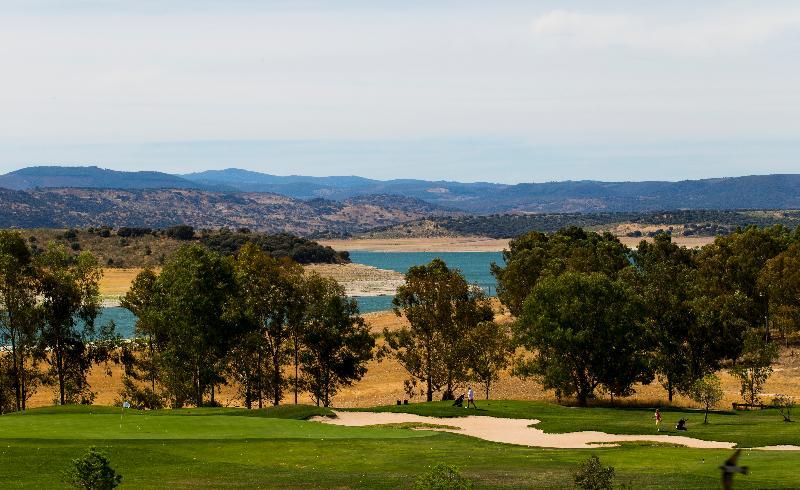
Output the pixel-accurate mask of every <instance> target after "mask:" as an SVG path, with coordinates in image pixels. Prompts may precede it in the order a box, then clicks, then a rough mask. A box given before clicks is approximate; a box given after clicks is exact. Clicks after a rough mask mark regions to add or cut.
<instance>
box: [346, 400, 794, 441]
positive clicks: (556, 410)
mask: <svg viewBox="0 0 800 490" xmlns="http://www.w3.org/2000/svg"><path fill="white" fill-rule="evenodd" d="M477 405H478V410H475V409H465V408H457V407H453V406H452V403H451V402H432V403H413V404H410V405H402V406H397V405H389V406H385V407H375V408H371V409H366V410H370V411H376V412H403V413H413V414H417V415H428V416H433V417H463V416H465V415H485V416H490V417H507V418H523V419H538V420H540V421H541V422H540V423H539V424H536V427H537V428H539V429H542V430H544V431H545V432H551V433H563V432H577V431H584V430H599V431H602V432H608V433H610V434H654V433H656V427H655V421H654V420H653V412H654V410H653V409H643V408H578V407H563V406H560V405H553V404H548V403H537V402H528V401H513V400H491V401H478V402H477ZM354 410H364V409H354ZM661 413H662V415H663V417H664V418H663V421H662V423H661V432H660V434H672V435H685V436H689V437H694V438H697V439H704V440H707V441H726V442H735V443H736V444H737V445H738V446H739V447H759V446H773V445H778V444H793V445H800V422H791V423H786V422H783V418H782V417H781V415H780V414H779V413H778V411H777V410H774V409H768V410H754V411H746V412H713V413H711V414H710V415H709V416H708V419H709V424H707V425H704V424H703V412H702V411H697V410H691V409H681V408H661ZM680 418H686V419H689V422H688V428H689V430H688V431H687V432H683V431H676V430H675V424H676V423H677V422H678V419H680Z"/></svg>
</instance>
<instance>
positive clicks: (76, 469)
mask: <svg viewBox="0 0 800 490" xmlns="http://www.w3.org/2000/svg"><path fill="white" fill-rule="evenodd" d="M65 480H66V483H67V484H69V485H71V486H73V487H75V488H85V489H86V490H111V489H113V488H116V487H118V486H119V484H120V483H122V475H120V474H118V473H117V472H116V471H115V470H114V468H112V467H111V462H110V461H109V460H108V457H107V456H106V455H105V454H104V453H103V452H102V451H98V450H97V448H95V447H91V448H89V450H88V451H87V452H86V454H84V455H83V456H82V457H80V458H78V459H73V460H72V467H71V468H70V470H69V471H68V472H67V474H66V475H65Z"/></svg>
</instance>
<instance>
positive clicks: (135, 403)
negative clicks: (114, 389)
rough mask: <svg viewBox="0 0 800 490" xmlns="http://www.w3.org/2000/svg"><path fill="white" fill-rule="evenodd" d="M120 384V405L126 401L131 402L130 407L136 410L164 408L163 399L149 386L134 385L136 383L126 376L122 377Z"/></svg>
mask: <svg viewBox="0 0 800 490" xmlns="http://www.w3.org/2000/svg"><path fill="white" fill-rule="evenodd" d="M122 386H123V388H122V391H120V392H119V396H120V398H121V399H122V400H121V401H120V405H121V404H122V403H123V402H128V403H130V404H131V408H135V409H137V410H158V409H161V408H164V399H163V398H161V396H160V395H159V394H158V393H156V392H154V391H153V390H152V389H151V388H149V387H147V386H145V387H142V388H139V387H138V386H136V383H134V382H133V380H132V379H131V378H129V377H127V376H126V377H124V378H122Z"/></svg>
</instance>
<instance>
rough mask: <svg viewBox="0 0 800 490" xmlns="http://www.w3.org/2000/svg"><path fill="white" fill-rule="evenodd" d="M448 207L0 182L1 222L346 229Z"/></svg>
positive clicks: (311, 231) (315, 231)
mask: <svg viewBox="0 0 800 490" xmlns="http://www.w3.org/2000/svg"><path fill="white" fill-rule="evenodd" d="M442 214H451V213H450V212H449V211H447V210H444V209H442V208H440V207H437V206H435V205H433V204H429V203H426V202H423V201H419V200H416V199H413V198H395V197H394V196H393V197H391V198H389V199H387V198H386V196H374V198H371V197H369V196H363V197H361V198H357V199H353V200H345V201H342V202H339V201H327V200H324V199H316V200H312V201H308V202H306V201H301V200H298V199H293V198H290V197H285V196H280V195H277V194H266V193H224V192H210V191H201V190H196V189H91V188H52V189H28V190H7V189H0V228H11V227H18V228H65V227H90V226H112V227H119V226H147V227H152V228H163V227H167V226H171V225H176V224H187V225H191V226H194V227H195V228H221V227H230V228H239V227H247V228H250V229H253V230H257V231H263V232H268V233H280V232H290V233H294V234H298V235H345V234H349V233H353V232H358V231H362V230H366V229H370V228H373V227H376V226H386V225H391V224H396V223H401V222H405V221H410V220H414V219H418V218H421V217H425V216H430V215H442Z"/></svg>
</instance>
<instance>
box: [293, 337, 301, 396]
mask: <svg viewBox="0 0 800 490" xmlns="http://www.w3.org/2000/svg"><path fill="white" fill-rule="evenodd" d="M298 351H299V349H298V346H297V342H295V345H294V404H295V405H297V392H298V390H299V374H300V370H299V366H300V359H299V357H300V353H299V352H298Z"/></svg>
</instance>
